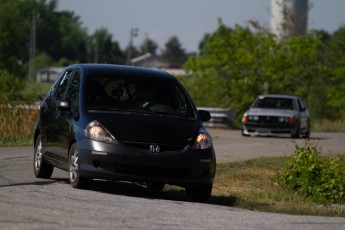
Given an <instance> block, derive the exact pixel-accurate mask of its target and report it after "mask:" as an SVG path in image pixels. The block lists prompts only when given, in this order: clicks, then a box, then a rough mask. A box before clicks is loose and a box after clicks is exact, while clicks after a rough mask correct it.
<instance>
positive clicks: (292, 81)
mask: <svg viewBox="0 0 345 230" xmlns="http://www.w3.org/2000/svg"><path fill="white" fill-rule="evenodd" d="M319 47H320V41H319V39H318V37H316V36H313V35H305V36H299V37H295V38H290V39H287V40H283V41H277V40H276V39H275V37H274V36H273V35H272V34H267V33H263V32H257V33H254V32H251V31H250V30H248V29H246V28H243V27H241V26H238V25H237V26H236V27H235V28H234V29H231V28H227V27H226V26H225V25H224V24H223V23H222V22H221V21H220V22H219V26H218V29H217V31H216V32H215V33H214V34H213V35H211V36H210V37H209V38H208V39H207V40H206V43H205V45H204V46H203V49H202V50H201V51H200V54H199V56H194V57H191V58H190V59H189V60H188V62H187V63H186V65H185V68H186V70H187V71H188V73H189V77H187V78H185V79H184V80H183V81H184V83H185V84H186V86H187V88H189V91H190V92H191V94H192V96H193V98H194V99H195V100H196V103H197V105H199V106H218V107H231V108H234V109H235V110H236V113H237V118H238V120H239V119H240V117H241V116H242V114H243V112H244V111H245V110H246V109H247V108H248V107H249V105H250V104H251V103H252V102H253V100H254V99H255V97H256V96H257V95H258V94H262V93H293V94H299V95H301V96H302V98H307V99H308V98H309V95H312V94H313V90H314V88H313V86H314V84H317V83H319V82H320V81H321V80H320V79H321V76H320V73H321V71H320V67H319V65H318V58H317V57H318V56H317V55H318V49H319ZM309 103H311V101H310V100H307V104H308V105H310V104H309Z"/></svg>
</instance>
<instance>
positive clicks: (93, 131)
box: [85, 121, 117, 144]
mask: <svg viewBox="0 0 345 230" xmlns="http://www.w3.org/2000/svg"><path fill="white" fill-rule="evenodd" d="M85 136H86V137H87V138H89V139H91V140H93V141H98V142H104V143H113V144H114V143H117V142H116V139H115V138H114V136H113V135H111V133H110V132H109V131H108V130H107V129H106V128H104V127H103V126H102V125H101V124H100V123H99V122H98V121H91V122H90V123H89V124H87V126H86V128H85Z"/></svg>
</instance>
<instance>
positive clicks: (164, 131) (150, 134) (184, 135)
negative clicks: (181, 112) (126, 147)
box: [91, 113, 200, 145]
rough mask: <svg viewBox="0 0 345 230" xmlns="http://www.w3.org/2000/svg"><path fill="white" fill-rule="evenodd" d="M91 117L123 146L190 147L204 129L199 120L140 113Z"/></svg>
mask: <svg viewBox="0 0 345 230" xmlns="http://www.w3.org/2000/svg"><path fill="white" fill-rule="evenodd" d="M91 117H92V120H97V121H98V122H99V123H101V124H102V125H103V126H104V127H105V128H106V129H107V130H108V131H109V132H110V133H111V134H113V135H114V137H115V138H116V139H117V140H119V141H123V142H142V143H157V144H176V145H181V144H183V145H187V144H189V143H191V141H192V140H193V138H194V136H195V135H196V132H197V131H198V129H199V126H200V123H199V122H198V120H195V119H184V118H177V117H167V116H164V115H151V114H150V115H148V114H140V113H133V114H121V113H104V114H102V113H94V114H92V115H91Z"/></svg>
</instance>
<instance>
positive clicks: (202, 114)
mask: <svg viewBox="0 0 345 230" xmlns="http://www.w3.org/2000/svg"><path fill="white" fill-rule="evenodd" d="M198 112H199V116H200V118H201V120H202V121H209V120H210V119H211V114H210V112H209V111H206V110H199V111H198Z"/></svg>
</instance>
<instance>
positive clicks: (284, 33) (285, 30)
mask: <svg viewBox="0 0 345 230" xmlns="http://www.w3.org/2000/svg"><path fill="white" fill-rule="evenodd" d="M308 9H309V6H308V0H271V30H272V32H273V33H274V34H275V35H276V36H277V38H278V39H284V38H288V37H292V36H298V35H301V34H305V32H306V30H307V22H308Z"/></svg>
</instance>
